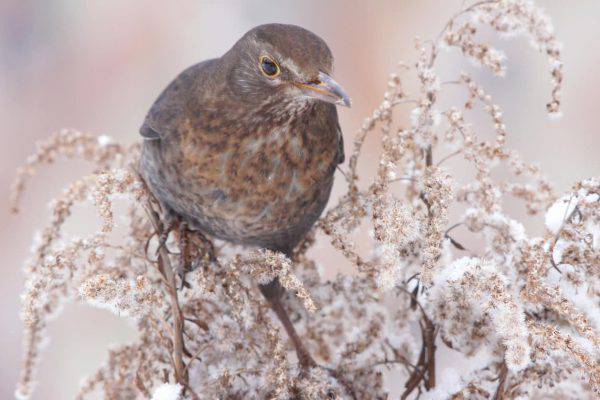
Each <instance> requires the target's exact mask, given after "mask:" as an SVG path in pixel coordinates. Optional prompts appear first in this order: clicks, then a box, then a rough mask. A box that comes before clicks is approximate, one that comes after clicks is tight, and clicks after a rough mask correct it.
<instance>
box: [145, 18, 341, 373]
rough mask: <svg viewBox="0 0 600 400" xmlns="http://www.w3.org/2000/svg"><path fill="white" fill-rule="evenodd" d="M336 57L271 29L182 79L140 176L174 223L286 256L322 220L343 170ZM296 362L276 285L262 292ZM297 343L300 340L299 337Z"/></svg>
mask: <svg viewBox="0 0 600 400" xmlns="http://www.w3.org/2000/svg"><path fill="white" fill-rule="evenodd" d="M338 105H340V106H346V107H350V106H351V100H350V98H349V97H348V95H347V94H346V92H345V91H344V90H343V88H342V87H341V86H340V85H339V84H338V83H337V82H336V81H335V80H334V79H333V55H332V52H331V50H330V49H329V47H328V46H327V44H326V43H325V41H324V40H323V39H321V38H320V37H319V36H317V35H316V34H314V33H312V32H310V31H309V30H307V29H304V28H302V27H299V26H295V25H287V24H265V25H260V26H257V27H255V28H253V29H251V30H249V31H248V32H246V33H245V34H244V35H243V36H242V37H241V38H240V39H239V40H238V41H237V42H236V43H235V44H234V45H233V46H232V47H231V48H230V49H229V50H228V51H227V52H226V53H225V54H223V55H222V56H221V57H220V58H214V59H210V60H206V61H203V62H200V63H198V64H195V65H193V66H191V67H189V68H187V69H185V70H184V71H183V72H181V73H180V74H179V75H178V76H177V77H176V78H175V79H174V80H173V81H172V82H171V83H170V84H169V85H168V86H167V87H166V89H164V91H163V92H162V93H161V94H160V95H159V97H158V98H157V99H156V101H155V102H154V104H153V105H152V106H151V108H150V110H149V112H148V113H147V115H146V118H145V120H144V122H143V124H142V126H141V128H140V134H141V136H142V137H143V139H144V140H143V146H142V154H141V158H140V163H139V168H140V172H141V175H142V177H143V178H144V180H145V181H146V183H147V184H148V186H149V188H150V190H151V191H152V193H153V194H154V196H155V197H156V198H157V199H158V201H159V202H160V203H161V206H162V208H163V210H165V212H166V213H167V214H169V215H172V216H176V217H177V218H179V219H180V220H182V221H184V222H185V223H186V224H187V225H188V226H189V227H190V228H191V229H195V230H198V231H199V232H201V233H202V234H205V235H208V236H212V237H215V238H219V239H222V240H225V241H227V242H231V243H236V244H241V245H245V246H251V247H258V248H264V249H269V250H272V251H278V252H282V253H284V254H286V255H288V256H290V257H291V254H292V251H293V249H294V248H295V246H296V245H298V244H299V242H300V241H301V240H302V239H303V238H304V237H305V235H306V234H307V232H308V231H309V230H310V229H311V227H312V226H313V225H314V223H315V222H316V221H317V219H318V218H319V217H320V215H321V213H322V212H323V210H324V208H325V206H326V204H327V202H328V200H329V197H330V193H331V188H332V185H333V179H334V174H335V170H336V168H337V167H338V165H339V164H341V163H343V162H344V142H343V136H342V131H341V129H340V124H339V121H338V114H337V107H336V106H338ZM260 289H261V291H262V293H263V295H264V296H265V297H266V298H267V300H269V302H270V304H271V306H272V308H273V310H274V311H275V313H276V314H277V316H278V317H279V318H280V320H281V322H282V324H283V325H284V327H285V329H286V331H287V332H288V334H289V335H290V338H291V339H292V341H293V342H294V344H295V345H296V351H297V353H298V358H299V359H300V362H301V364H305V365H310V364H311V363H314V361H312V359H311V358H310V355H308V354H307V352H306V350H305V349H303V348H301V349H299V348H298V346H300V347H302V345H301V343H297V341H298V340H299V338H298V337H297V335H296V333H295V330H294V328H293V325H292V324H291V322H290V321H289V318H288V317H287V314H286V312H285V309H284V308H283V306H282V304H281V301H280V299H281V296H282V293H283V289H282V287H281V284H280V283H279V281H278V280H277V279H274V280H273V281H272V282H270V283H268V284H264V285H260ZM294 335H295V336H296V337H294Z"/></svg>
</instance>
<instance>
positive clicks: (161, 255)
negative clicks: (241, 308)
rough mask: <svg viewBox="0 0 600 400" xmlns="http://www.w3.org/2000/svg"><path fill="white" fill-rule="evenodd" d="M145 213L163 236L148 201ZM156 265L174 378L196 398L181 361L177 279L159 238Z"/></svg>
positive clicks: (181, 339) (180, 324)
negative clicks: (163, 289)
mask: <svg viewBox="0 0 600 400" xmlns="http://www.w3.org/2000/svg"><path fill="white" fill-rule="evenodd" d="M145 208H146V213H147V214H148V217H149V218H150V222H151V223H152V226H153V227H154V229H155V230H156V232H157V234H158V236H159V238H162V237H163V234H164V230H163V224H162V222H161V221H160V217H159V215H158V213H157V212H156V211H155V210H154V208H153V207H152V204H151V203H150V202H148V203H147V204H146V207H145ZM157 251H158V260H157V261H158V266H159V271H160V272H161V274H162V275H163V277H164V279H165V282H166V283H167V292H168V293H169V297H170V306H171V314H172V317H173V318H172V338H171V339H172V347H173V350H172V354H171V355H170V356H171V359H172V362H173V369H174V373H175V380H176V381H177V383H179V384H181V385H182V386H183V387H184V388H186V389H188V392H189V393H190V395H191V396H192V398H193V399H198V396H197V395H196V394H195V393H194V391H193V390H192V389H191V388H190V387H189V376H188V371H187V368H186V366H185V362H184V361H183V355H184V339H183V315H182V312H181V307H180V306H179V298H178V295H177V279H176V274H175V271H174V270H173V266H172V265H171V260H170V259H169V253H168V251H167V248H166V246H165V243H164V241H162V240H159V245H158V250H157Z"/></svg>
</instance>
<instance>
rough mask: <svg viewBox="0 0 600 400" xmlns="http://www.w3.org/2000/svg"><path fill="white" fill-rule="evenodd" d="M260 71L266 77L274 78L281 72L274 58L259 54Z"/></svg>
mask: <svg viewBox="0 0 600 400" xmlns="http://www.w3.org/2000/svg"><path fill="white" fill-rule="evenodd" d="M258 66H259V68H260V72H262V74H263V75H264V76H266V77H267V78H271V79H272V78H275V77H277V76H279V74H281V68H279V64H277V62H276V61H275V60H273V59H272V58H271V57H269V56H260V59H259V64H258Z"/></svg>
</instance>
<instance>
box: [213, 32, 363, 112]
mask: <svg viewBox="0 0 600 400" xmlns="http://www.w3.org/2000/svg"><path fill="white" fill-rule="evenodd" d="M224 58H225V59H226V60H227V63H228V64H229V68H230V69H229V71H228V80H229V84H230V87H231V88H232V90H233V92H234V93H235V94H236V95H237V96H239V97H240V99H241V100H242V101H245V102H251V103H255V104H263V103H264V102H271V103H273V102H274V103H277V102H284V103H285V104H292V105H293V104H300V105H301V104H306V103H307V102H310V101H314V100H318V101H325V102H327V103H332V104H338V105H343V106H346V107H350V104H351V102H350V98H349V97H348V95H347V94H346V93H345V92H344V90H343V89H342V88H341V86H340V85H339V84H338V83H337V82H336V81H335V80H333V78H332V76H331V74H332V71H333V56H332V55H331V50H329V47H327V44H326V43H325V42H324V41H323V39H321V38H320V37H318V36H317V35H315V34H314V33H312V32H310V31H308V30H306V29H304V28H301V27H299V26H295V25H283V24H267V25H260V26H257V27H256V28H253V29H252V30H250V31H248V32H247V33H246V34H245V35H244V36H243V37H242V38H241V39H240V40H239V41H238V42H237V43H236V44H235V45H234V46H233V48H232V49H231V50H230V51H229V52H228V53H227V54H226V55H225V56H224Z"/></svg>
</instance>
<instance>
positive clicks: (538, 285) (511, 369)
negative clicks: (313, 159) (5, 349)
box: [13, 0, 600, 400]
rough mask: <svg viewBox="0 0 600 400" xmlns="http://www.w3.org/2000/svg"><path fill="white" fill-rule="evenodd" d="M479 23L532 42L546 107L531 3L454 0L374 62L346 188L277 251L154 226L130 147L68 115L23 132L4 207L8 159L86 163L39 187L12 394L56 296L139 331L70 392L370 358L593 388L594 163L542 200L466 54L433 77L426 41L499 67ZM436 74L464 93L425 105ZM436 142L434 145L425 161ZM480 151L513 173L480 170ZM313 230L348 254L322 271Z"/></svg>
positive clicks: (537, 392) (436, 89) (331, 392)
mask: <svg viewBox="0 0 600 400" xmlns="http://www.w3.org/2000/svg"><path fill="white" fill-rule="evenodd" d="M482 26H487V27H489V28H491V29H493V30H495V31H497V32H498V33H499V34H501V35H503V36H506V35H524V36H526V37H527V38H528V39H529V40H530V41H531V43H532V44H533V45H534V47H535V48H536V49H538V50H539V51H541V52H542V53H544V54H545V55H546V56H547V57H548V60H549V64H550V71H551V78H552V81H551V82H552V90H551V97H550V100H549V102H548V105H547V108H548V111H549V112H550V113H551V114H557V113H558V112H559V107H560V91H561V85H562V64H561V58H560V46H559V45H558V43H557V41H556V39H555V37H554V34H553V32H552V26H551V24H550V21H549V20H548V18H547V17H546V16H545V15H543V14H542V13H541V12H540V11H539V10H538V9H537V8H536V7H535V6H534V5H532V4H531V3H530V2H528V1H523V0H498V1H480V2H477V3H474V4H472V5H470V6H468V7H467V8H465V9H464V10H462V11H461V12H459V13H457V14H456V15H455V16H454V17H453V18H452V19H451V20H450V21H449V22H448V24H447V25H446V26H445V27H444V29H443V30H442V32H441V33H440V35H439V37H438V38H437V40H435V41H433V42H424V43H421V42H417V44H416V46H417V50H418V54H419V56H418V59H417V61H416V63H415V65H414V67H413V68H409V67H407V66H405V65H403V64H401V65H400V67H399V71H398V74H395V73H394V74H392V75H391V76H390V81H389V89H388V91H387V92H386V93H385V96H384V100H383V102H382V103H381V105H380V106H379V107H378V108H377V109H376V110H375V111H374V112H373V114H372V116H371V117H369V118H367V119H366V121H365V123H364V125H363V127H362V128H361V129H360V130H359V132H358V133H357V135H356V138H355V141H354V145H353V147H354V148H353V151H352V154H351V157H350V161H349V170H348V171H347V172H346V173H345V174H344V175H345V176H346V179H347V184H348V191H347V193H346V194H345V195H344V196H343V197H342V198H341V199H340V200H339V201H338V202H337V204H334V205H333V206H332V207H330V209H329V210H328V212H327V213H326V215H324V216H323V218H322V219H321V220H320V221H319V223H318V224H317V226H316V227H315V230H314V232H313V233H312V234H311V235H310V237H309V238H307V239H306V241H305V243H303V244H302V245H301V246H300V248H299V249H297V250H296V253H295V254H294V257H293V259H288V258H286V257H285V256H284V255H282V254H277V253H273V252H270V251H265V250H252V249H240V248H235V247H233V246H231V245H227V244H223V243H216V246H215V245H213V243H212V242H210V241H209V240H207V239H206V238H204V237H202V236H199V235H196V234H194V233H193V232H188V231H187V230H186V229H185V227H180V229H178V230H175V231H174V232H173V233H172V234H169V232H168V231H169V227H167V226H164V224H163V222H162V221H161V219H160V217H159V215H160V209H159V206H158V205H157V204H156V202H155V201H154V199H153V198H152V196H151V195H150V194H149V193H148V192H147V190H146V189H145V185H144V184H143V182H142V181H141V180H140V179H139V176H138V175H137V173H136V171H135V166H136V163H137V159H138V155H139V148H138V147H137V146H133V147H130V148H126V147H122V146H120V145H118V144H116V143H113V142H112V141H110V140H109V139H107V138H105V137H102V138H99V139H98V138H96V137H94V136H91V135H86V134H81V133H78V132H73V131H63V132H59V133H57V134H55V135H53V136H52V137H51V138H50V139H49V140H47V141H46V142H45V143H43V144H41V145H40V147H39V149H38V152H37V153H36V154H35V155H34V156H33V157H32V158H31V159H29V160H28V161H27V164H26V166H25V167H24V168H22V169H21V170H20V171H19V177H18V180H17V182H16V184H15V186H14V198H13V199H14V206H15V210H16V206H17V202H18V198H19V196H20V194H21V192H22V191H23V189H24V182H25V179H26V177H27V176H29V175H31V174H33V173H34V172H35V169H36V168H37V167H38V166H40V165H41V164H46V163H51V162H53V161H54V160H55V159H56V158H57V157H59V156H66V157H69V158H76V157H77V158H83V159H85V160H88V161H90V162H91V164H92V165H93V168H94V173H93V174H92V175H89V176H87V177H84V178H82V179H80V180H78V181H76V182H74V183H73V184H72V185H70V186H69V187H68V188H67V189H66V190H65V191H64V193H63V195H62V197H61V198H59V199H58V200H56V201H54V202H53V203H52V217H51V220H50V222H49V224H48V225H47V227H46V228H45V229H44V230H43V231H42V234H41V236H40V238H39V239H38V240H37V241H36V243H35V245H34V247H33V252H32V257H31V259H30V261H29V262H28V263H27V264H26V267H25V274H26V277H27V283H26V287H25V291H24V294H23V311H22V315H23V320H24V322H25V358H24V365H23V369H22V375H21V380H20V382H19V385H18V388H17V395H18V396H19V397H20V398H27V397H28V396H29V395H30V394H31V393H32V390H33V382H34V371H35V367H36V365H37V363H38V359H39V348H40V345H41V343H42V342H43V340H44V335H45V328H46V325H47V323H48V320H49V319H50V318H51V317H52V316H53V315H55V314H56V313H57V312H58V311H59V308H60V305H61V304H62V303H64V302H65V301H68V300H74V299H76V300H80V301H83V302H87V303H89V304H92V305H96V306H100V307H104V308H108V309H110V310H111V311H113V312H115V313H117V314H118V315H121V316H123V317H127V318H130V319H132V320H134V321H135V323H136V324H137V325H136V326H137V329H138V331H139V338H138V340H137V341H135V342H134V343H131V344H127V345H123V346H120V347H117V348H113V349H111V350H110V351H109V354H108V358H107V360H106V363H105V364H104V365H103V366H101V367H100V368H99V369H98V370H97V372H96V373H95V374H93V375H92V376H90V377H89V378H88V379H87V381H86V382H85V383H84V384H83V386H82V387H81V391H80V393H79V395H78V398H81V399H83V398H86V397H87V396H88V395H89V394H91V393H93V392H100V393H102V394H103V396H104V397H105V398H111V399H137V398H140V399H141V398H153V399H157V400H160V399H183V398H185V399H214V398H226V399H248V398H281V399H288V398H298V399H300V398H306V399H321V398H351V399H386V398H390V397H391V396H390V394H389V393H388V392H389V385H386V377H393V379H394V380H395V381H399V380H400V381H402V382H404V386H403V387H404V389H403V392H402V393H401V394H400V398H402V399H404V398H414V397H417V396H418V397H420V398H423V399H425V398H428V399H445V398H452V399H484V398H495V399H509V398H510V399H516V398H519V399H525V398H544V399H549V398H555V399H561V398H578V399H586V398H594V397H595V396H597V395H598V394H600V365H599V362H598V360H599V359H600V351H599V349H600V336H599V334H598V330H599V329H600V317H599V313H598V310H599V308H598V306H599V303H598V301H599V300H598V299H599V298H600V297H599V294H600V268H599V266H600V179H598V178H591V179H588V180H584V181H582V182H579V183H577V184H576V185H574V186H573V189H572V190H571V192H570V193H567V194H565V195H564V196H563V197H561V198H558V199H556V198H555V196H554V195H553V193H552V190H551V186H550V184H549V183H548V182H547V181H546V180H545V179H544V178H543V177H542V176H541V175H540V173H539V170H538V169H537V168H536V167H535V166H532V165H527V164H524V163H523V162H521V161H520V160H519V158H518V156H517V155H516V153H515V152H514V151H512V150H510V149H509V148H508V147H507V146H506V141H507V135H508V130H507V128H506V127H505V125H504V122H503V119H502V111H501V109H500V107H499V106H498V105H496V104H495V103H494V101H493V100H492V98H491V96H490V94H488V93H487V92H486V91H485V90H484V89H483V88H482V87H481V86H480V85H479V84H478V83H476V82H475V81H473V80H472V78H471V77H469V75H467V74H466V73H462V74H461V75H460V76H459V77H456V78H454V79H450V80H446V81H442V80H441V79H440V78H439V77H438V75H437V72H436V68H435V66H436V60H437V58H438V56H439V54H440V50H441V49H443V48H448V49H452V48H456V49H458V50H459V51H460V52H461V53H462V54H464V55H465V56H466V57H468V58H471V59H473V60H474V61H476V62H477V63H479V64H482V65H483V66H485V67H489V68H490V69H491V71H492V72H493V73H494V74H497V75H502V74H503V72H504V70H505V68H506V67H505V57H504V56H503V54H502V52H501V51H499V50H496V49H494V48H493V47H491V46H490V45H489V44H486V43H480V42H478V41H477V40H478V35H477V33H478V31H479V29H480V28H481V27H482ZM412 73H414V76H415V77H416V79H417V82H418V85H419V90H418V92H417V93H415V94H408V93H407V90H406V89H405V86H404V80H406V79H409V77H410V76H411V75H410V74H412ZM449 90H452V91H455V90H464V93H465V94H466V100H465V102H464V104H461V105H459V106H455V107H450V108H448V109H440V108H439V107H441V106H440V102H439V99H440V97H441V96H443V94H444V93H445V92H446V91H449ZM406 107H409V111H410V116H411V119H410V121H411V123H410V125H409V126H399V123H398V120H399V118H398V115H397V114H398V113H400V112H402V110H404V109H405V108H406ZM477 109H481V110H483V112H485V113H487V114H489V117H490V120H491V126H492V128H493V132H494V136H495V137H494V138H493V139H491V140H490V139H486V138H484V137H482V136H483V135H481V134H480V133H479V132H475V131H474V129H473V126H472V125H471V124H470V123H469V122H468V120H469V117H470V115H471V114H472V113H473V112H474V111H475V110H477ZM367 135H377V137H378V138H379V139H380V140H381V144H382V152H381V154H380V160H379V167H378V170H377V174H376V176H375V177H374V179H373V180H372V182H371V183H370V184H368V185H366V186H365V187H360V186H359V182H358V180H359V176H360V174H359V171H358V167H357V166H358V161H359V157H360V153H361V147H362V144H363V142H364V140H365V138H366V136H367ZM434 152H435V153H436V154H437V153H438V152H439V153H440V154H449V155H448V156H446V157H442V158H440V159H439V160H436V159H434ZM450 157H455V158H462V159H463V160H464V163H465V164H466V165H468V166H469V168H470V170H471V171H472V173H473V174H472V175H473V178H472V179H471V180H470V181H468V182H466V183H461V184H459V183H458V182H457V181H456V179H455V178H454V176H455V172H453V171H451V170H447V169H445V168H444V167H443V163H444V162H445V161H446V160H447V159H448V158H450ZM436 158H437V157H436ZM498 168H502V169H503V170H508V171H510V174H511V176H512V178H511V179H510V180H507V181H499V180H497V179H495V178H494V177H493V176H492V172H493V171H494V170H495V169H498ZM362 178H363V179H365V177H362ZM507 196H514V197H516V198H517V199H521V200H522V202H523V204H524V205H525V206H526V207H527V210H528V211H529V212H530V213H531V214H534V215H535V214H540V212H546V219H545V222H546V232H545V234H544V235H543V236H542V237H530V236H528V235H527V233H526V232H525V229H524V228H523V226H522V225H521V223H520V222H519V221H516V220H514V219H512V218H511V217H510V216H509V215H507V214H506V212H505V211H504V210H503V207H502V201H503V199H504V198H505V197H507ZM117 199H120V200H117ZM115 201H118V202H123V203H124V204H126V207H127V209H126V210H127V211H126V212H123V215H122V217H123V218H121V216H119V221H121V219H122V220H123V221H126V222H125V223H124V224H121V225H124V226H121V228H123V229H121V231H123V232H117V231H115V229H114V228H115V212H114V211H113V205H114V204H113V203H114V202H115ZM81 204H92V205H94V206H95V207H96V208H97V210H98V215H99V217H100V223H99V226H98V229H97V231H96V232H95V233H93V234H92V235H90V236H89V237H83V238H80V237H72V236H68V235H66V234H65V233H64V232H63V229H62V228H63V225H64V223H65V221H66V220H67V219H68V218H69V216H70V214H71V212H72V209H73V207H74V206H76V205H81ZM451 207H453V209H457V210H460V218H459V219H458V220H451V219H450V214H449V210H450V208H451ZM365 225H370V226H371V227H372V232H373V234H372V241H371V243H370V248H369V249H367V250H364V251H359V250H358V246H357V243H356V242H355V239H354V235H353V233H354V232H355V231H356V229H357V228H358V227H359V226H361V227H364V226H365ZM458 227H460V229H463V230H465V231H466V234H465V235H466V236H467V237H471V238H473V243H476V242H481V241H483V243H484V245H483V246H480V247H479V250H476V249H475V247H476V245H471V243H470V242H469V241H465V240H463V241H462V242H459V241H457V240H456V239H454V238H453V236H452V234H453V231H454V229H455V228H458ZM316 234H324V235H326V236H327V237H329V239H330V242H331V244H332V246H333V247H334V248H335V249H337V250H338V251H339V252H340V253H341V254H343V255H344V256H345V257H346V258H347V259H348V260H349V261H350V263H351V264H352V265H354V266H355V267H356V273H354V274H351V275H339V276H337V277H336V278H335V279H332V280H326V279H324V278H323V276H322V275H321V273H320V272H319V268H317V265H316V263H315V261H313V260H311V259H310V258H309V257H308V256H307V254H306V251H307V250H308V249H310V248H311V246H312V244H313V243H314V237H315V235H316ZM472 247H473V248H472ZM186 266H194V267H195V268H194V269H193V271H189V272H187V274H186V275H185V281H182V280H181V279H180V277H179V275H178V274H177V272H178V271H181V269H182V268H183V267H186ZM274 277H279V279H280V281H281V282H282V284H283V286H285V287H286V288H287V291H288V295H287V296H288V297H287V298H286V307H288V309H289V312H290V315H291V316H292V320H293V322H294V324H295V326H296V329H297V330H298V334H299V337H300V339H299V340H301V341H302V343H303V345H304V346H305V347H306V349H307V350H308V351H309V353H310V354H311V355H312V357H313V358H314V360H315V362H316V365H312V366H310V367H309V368H302V367H301V366H300V365H299V364H298V363H297V360H296V359H295V356H294V352H293V346H292V343H288V338H287V336H286V335H285V332H284V331H283V330H282V329H281V328H280V325H279V322H278V321H277V319H276V318H275V317H274V316H273V315H272V312H271V311H270V309H269V307H268V305H267V304H266V302H265V301H264V300H263V298H262V297H261V296H260V293H259V291H258V288H257V284H258V283H265V282H268V281H269V280H270V279H272V278H274ZM441 350H443V351H444V353H445V356H441V355H440V352H441ZM459 365H462V366H460V367H459ZM442 368H443V369H442ZM436 371H437V372H438V375H436ZM440 371H443V373H442V374H439V372H440ZM396 397H397V395H395V396H394V398H396Z"/></svg>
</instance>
